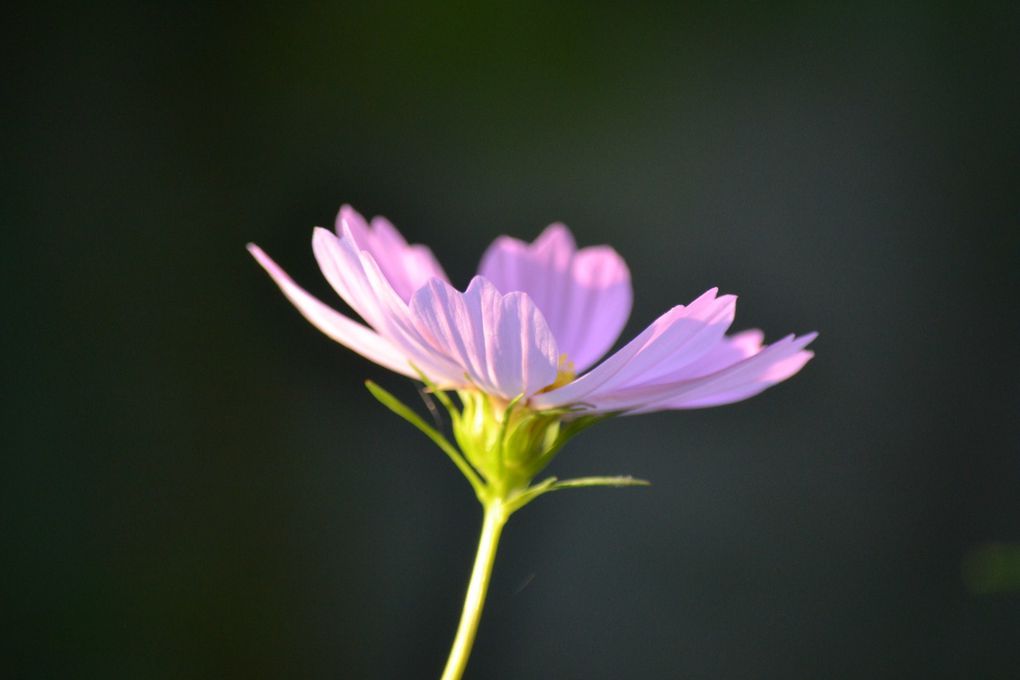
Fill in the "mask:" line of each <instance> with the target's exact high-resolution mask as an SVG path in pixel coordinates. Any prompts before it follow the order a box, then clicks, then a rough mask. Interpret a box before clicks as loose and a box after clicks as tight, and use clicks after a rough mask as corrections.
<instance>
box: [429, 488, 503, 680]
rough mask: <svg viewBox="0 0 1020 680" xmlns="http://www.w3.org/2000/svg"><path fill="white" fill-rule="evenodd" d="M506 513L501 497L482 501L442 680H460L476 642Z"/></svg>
mask: <svg viewBox="0 0 1020 680" xmlns="http://www.w3.org/2000/svg"><path fill="white" fill-rule="evenodd" d="M507 517H508V513H507V510H506V508H505V507H504V505H503V501H502V500H489V501H488V502H487V503H485V517H484V520H483V522H482V535H481V536H480V537H479V539H478V553H477V554H476V555H475V566H474V567H473V568H472V569H471V580H470V581H468V588H467V594H466V595H465V596H464V610H463V611H462V612H461V615H460V624H459V625H458V626H457V635H456V637H455V638H454V639H453V647H451V648H450V657H449V658H448V659H447V660H446V668H445V669H444V670H443V676H442V679H441V680H460V678H461V676H463V675H464V669H465V668H467V662H468V657H469V656H470V655H471V647H472V646H473V645H474V643H475V633H477V632H478V621H479V620H480V619H481V618H482V607H483V606H484V605H485V593H486V591H488V589H489V577H490V576H491V575H492V564H493V562H494V561H495V559H496V546H497V545H499V536H500V534H501V533H502V532H503V525H504V524H506V520H507Z"/></svg>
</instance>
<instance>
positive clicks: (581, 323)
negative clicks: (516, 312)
mask: <svg viewBox="0 0 1020 680" xmlns="http://www.w3.org/2000/svg"><path fill="white" fill-rule="evenodd" d="M479 274H480V275H481V276H483V277H485V278H487V279H489V280H490V281H492V282H493V283H494V284H495V285H496V287H497V288H498V289H499V290H500V291H501V292H503V293H510V292H512V291H522V292H524V293H527V294H528V296H529V297H530V298H531V299H532V300H533V301H534V303H535V304H536V305H537V306H538V308H539V309H540V310H541V311H542V315H543V316H544V317H545V318H546V321H547V322H548V324H549V327H550V328H551V329H552V332H553V335H554V336H555V337H556V342H557V344H558V346H559V348H560V351H561V352H564V353H565V354H566V355H567V357H568V358H569V359H570V360H571V361H572V362H573V364H574V367H575V369H576V370H579V371H580V370H584V369H586V368H587V367H588V366H590V365H591V364H593V363H594V362H595V361H597V360H598V358H599V357H601V356H602V355H603V354H605V353H606V351H608V350H609V348H610V347H612V345H613V343H614V342H615V341H616V339H617V338H618V337H619V335H620V332H621V331H622V330H623V327H624V325H625V324H626V323H627V317H628V316H629V315H630V308H631V302H632V293H631V286H630V272H629V270H628V269H627V265H626V264H625V263H624V262H623V259H622V258H621V257H620V256H619V254H617V252H616V251H615V250H613V249H612V248H610V247H608V246H594V247H588V248H582V249H581V250H577V246H576V245H575V243H574V238H573V236H572V235H571V234H570V231H569V230H568V229H567V228H566V227H565V226H563V225H562V224H553V225H551V226H549V227H548V228H547V229H546V230H545V231H543V232H542V234H541V235H540V236H539V237H538V238H537V239H536V240H535V242H534V243H531V244H528V243H525V242H523V241H520V240H518V239H514V238H510V237H507V236H503V237H500V238H498V239H496V241H495V242H494V243H493V244H492V245H491V246H489V249H488V250H487V251H486V252H485V255H484V256H483V257H482V262H481V265H480V266H479Z"/></svg>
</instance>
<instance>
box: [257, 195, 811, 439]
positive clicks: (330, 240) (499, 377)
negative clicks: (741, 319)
mask: <svg viewBox="0 0 1020 680" xmlns="http://www.w3.org/2000/svg"><path fill="white" fill-rule="evenodd" d="M248 248H249V250H250V251H251V253H252V255H254V256H255V258H256V259H257V260H258V261H259V263H260V264H261V265H262V266H263V267H264V268H265V269H266V271H267V272H268V273H269V275H270V276H271V277H272V278H273V280H274V281H276V283H277V284H278V285H279V287H280V288H281V290H282V291H283V292H284V294H285V295H286V296H287V297H288V298H289V299H290V300H291V302H293V303H294V305H295V306H296V307H297V308H298V310H299V311H300V312H301V313H302V314H303V315H304V316H305V317H306V318H307V319H308V320H309V321H310V322H312V323H313V324H314V325H315V326H316V327H317V328H319V329H320V330H321V331H322V332H324V333H325V334H326V335H328V336H329V337H331V338H333V339H334V340H336V341H337V342H339V343H340V344H342V345H344V346H346V347H348V348H349V349H352V350H354V351H355V352H358V353H359V354H361V355H362V356H364V357H366V358H368V359H370V360H372V361H374V362H376V363H378V364H380V365H381V366H385V367H386V368H389V369H391V370H393V371H396V372H397V373H401V374H403V375H406V376H409V377H412V378H414V377H421V376H424V377H426V378H427V379H428V380H429V381H430V382H431V383H432V384H434V385H435V386H436V387H438V388H440V389H444V390H446V389H449V390H459V391H466V392H477V393H481V394H484V395H487V396H488V397H490V398H493V399H495V400H496V401H497V402H501V403H503V404H507V403H509V402H510V401H511V400H513V399H515V398H520V400H521V406H523V407H526V408H529V409H531V410H534V411H543V410H549V409H568V414H567V415H566V416H565V417H566V418H568V419H569V418H571V417H579V416H583V415H593V414H604V413H619V414H632V413H643V412H648V411H657V410H663V409H684V408H699V407H705V406H718V405H720V404H728V403H731V402H735V401H740V400H742V399H746V398H748V397H750V396H753V395H755V394H758V393H759V392H761V391H762V390H764V389H766V388H768V387H770V386H772V385H775V384H776V383H778V382H780V381H782V380H785V379H786V378H789V377H790V376H792V375H793V374H795V373H796V372H797V371H799V370H800V368H801V367H802V366H803V365H804V364H805V363H806V362H807V361H808V360H809V359H810V358H811V356H812V353H811V352H810V351H807V350H806V349H804V348H805V347H806V346H807V345H808V343H810V342H811V341H812V340H813V339H814V337H815V334H814V333H809V334H807V335H802V336H799V337H798V336H794V335H789V336H787V337H785V338H783V339H782V340H779V341H778V342H775V343H773V344H771V345H765V344H763V339H764V336H763V334H762V333H761V331H757V330H751V331H744V332H741V333H737V334H736V335H726V331H727V330H728V329H729V327H730V325H731V324H732V323H733V318H734V310H735V304H736V298H735V297H734V296H732V295H719V294H718V290H717V289H715V288H713V289H711V290H709V291H708V292H706V293H704V294H702V295H701V296H700V297H698V298H697V299H696V300H694V301H693V302H691V303H690V304H688V305H678V306H676V307H674V308H672V309H670V310H669V311H668V312H666V313H665V314H663V315H662V316H660V317H659V318H658V319H656V320H655V321H654V322H653V323H652V324H651V325H650V326H649V327H648V328H646V329H645V330H644V331H643V332H642V333H640V334H639V335H638V336H637V337H636V338H634V339H633V340H631V341H630V342H629V343H627V344H626V345H625V346H624V347H623V348H621V349H620V350H618V351H617V352H615V353H613V354H611V355H610V356H609V357H608V358H607V359H606V360H605V361H603V362H602V363H601V364H598V365H597V366H595V367H594V368H592V369H591V370H587V369H589V368H590V367H591V366H592V365H593V364H595V363H596V362H597V361H598V360H599V359H600V358H601V357H602V356H603V355H604V354H605V353H606V352H607V351H608V350H609V349H610V347H611V346H612V345H613V343H614V342H615V341H616V339H617V338H618V337H619V334H620V332H621V331H622V330H623V327H624V325H625V324H626V322H627V317H628V316H629V314H630V308H631V300H632V295H631V285H630V272H629V271H628V269H627V265H626V264H625V263H624V262H623V259H622V258H621V257H620V256H619V254H617V252H616V251H615V250H613V249H612V248H610V247H608V246H594V247H587V248H581V249H578V248H577V246H576V244H575V242H574V239H573V237H572V236H571V234H570V231H569V230H568V229H567V228H566V227H565V226H563V225H561V224H554V225H551V226H550V227H548V228H547V229H546V230H545V231H544V232H542V234H541V235H540V236H539V237H538V238H537V239H536V240H535V241H534V242H533V243H530V244H529V243H525V242H522V241H519V240H517V239H514V238H510V237H506V236H503V237H500V238H498V239H497V240H496V241H495V242H494V243H493V244H492V245H491V246H490V247H489V249H488V250H487V251H486V252H485V254H484V256H483V257H482V262H481V265H480V267H479V273H478V275H477V276H475V277H474V278H473V279H472V280H471V282H470V284H469V285H468V287H467V289H466V290H464V291H463V292H462V291H459V290H457V289H456V288H454V287H453V286H452V285H451V284H450V282H449V280H448V278H447V276H446V274H445V273H444V271H443V269H442V267H441V266H440V265H439V263H438V261H437V260H436V258H435V257H434V256H433V254H432V252H431V251H430V250H429V249H428V248H426V247H425V246H421V245H409V244H408V243H407V241H405V240H404V238H403V237H402V236H401V235H400V233H399V232H398V231H397V230H396V229H395V228H394V227H393V225H392V224H390V223H389V221H387V220H385V219H383V218H380V217H376V218H374V219H373V220H372V221H371V223H368V222H367V221H366V220H365V219H364V218H363V217H362V216H361V215H360V214H358V213H357V212H356V211H355V210H353V209H352V208H350V207H349V206H344V207H343V208H341V210H340V214H339V215H338V217H337V223H336V230H335V232H331V231H329V230H326V229H323V228H321V227H317V228H316V229H315V231H314V234H313V237H312V249H313V252H314V253H315V258H316V260H317V261H318V264H319V267H320V269H321V270H322V273H323V275H324V276H325V277H326V279H327V280H328V281H329V283H330V285H332V287H333V289H334V290H336V292H337V294H338V295H339V296H340V297H341V298H342V299H343V300H344V301H345V302H346V303H347V304H348V305H349V306H350V308H351V309H353V310H354V311H355V312H356V313H357V314H358V316H360V317H361V319H362V320H363V321H364V323H359V322H358V321H355V320H353V319H351V318H350V317H348V316H345V315H343V314H341V313H339V312H337V311H336V310H334V309H332V308H331V307H328V306H327V305H325V304H323V303H322V302H320V301H319V300H317V299H315V298H314V297H312V296H311V295H309V294H308V293H307V292H305V291H304V290H303V289H302V288H300V287H299V286H298V285H297V284H295V283H294V282H293V280H291V278H290V277H289V276H288V275H287V274H286V273H285V272H284V271H283V270H282V269H281V268H280V267H279V266H277V264H276V263H275V262H273V260H271V259H270V258H269V256H268V255H266V254H265V253H264V252H263V251H262V250H261V249H260V248H259V247H258V246H255V245H249V246H248Z"/></svg>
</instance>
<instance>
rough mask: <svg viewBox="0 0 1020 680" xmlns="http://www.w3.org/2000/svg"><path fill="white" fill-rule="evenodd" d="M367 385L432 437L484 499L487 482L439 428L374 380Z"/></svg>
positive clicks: (387, 405)
mask: <svg viewBox="0 0 1020 680" xmlns="http://www.w3.org/2000/svg"><path fill="white" fill-rule="evenodd" d="M365 387H367V388H368V391H369V392H370V393H371V394H372V396H373V397H375V398H376V399H378V400H379V403H380V404H382V405H383V406H385V407H386V408H388V409H389V410H391V411H393V412H394V413H396V414H397V415H398V416H400V417H401V418H403V419H404V420H406V421H407V422H409V423H411V424H412V425H414V426H415V427H416V428H418V429H419V430H420V431H421V432H422V433H423V434H424V435H425V436H426V437H428V438H429V439H431V440H432V441H433V442H434V443H435V444H436V446H438V447H439V448H440V449H442V451H443V453H445V454H446V455H447V456H448V457H449V458H450V460H452V461H453V464H454V465H456V466H457V468H458V469H459V470H460V471H461V473H462V474H463V475H464V476H465V477H466V478H467V480H468V481H469V482H470V483H471V486H472V487H474V489H475V494H476V495H477V496H478V498H479V500H482V499H483V497H485V495H486V491H485V482H484V481H483V480H482V478H481V477H479V475H478V473H477V472H476V471H475V469H474V468H473V467H471V464H470V463H468V462H467V461H466V460H465V459H464V456H463V455H461V453H460V451H458V450H457V448H456V447H455V446H454V445H453V444H451V443H450V441H449V440H448V439H447V438H446V437H444V436H443V435H442V433H440V432H439V431H438V430H437V429H435V428H434V427H432V426H431V425H429V424H428V423H426V422H425V421H424V420H423V419H422V417H421V416H419V415H418V414H417V413H415V412H414V411H412V410H411V409H410V408H409V407H408V406H407V405H406V404H404V403H403V402H402V401H400V400H399V399H397V398H396V397H395V396H393V395H392V394H390V393H389V392H387V391H386V390H384V389H383V388H382V387H380V386H379V385H377V384H376V383H374V382H372V381H371V380H366V381H365Z"/></svg>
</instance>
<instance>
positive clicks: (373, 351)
mask: <svg viewBox="0 0 1020 680" xmlns="http://www.w3.org/2000/svg"><path fill="white" fill-rule="evenodd" d="M248 252H250V253H251V254H252V256H253V257H254V258H255V259H256V261H258V263H259V264H260V265H262V268H263V269H265V270H266V272H267V273H268V274H269V276H270V277H272V279H273V281H275V282H276V285H278V286H279V287H280V290H281V291H283V294H284V295H286V296H287V299H288V300H290V301H291V302H292V303H293V304H294V306H295V307H297V309H298V311H299V312H301V315H302V316H304V317H305V318H306V319H308V321H310V322H311V323H312V325H313V326H315V327H316V328H318V329H319V330H320V331H322V332H323V333H325V334H326V335H327V336H328V337H330V338H332V339H333V340H336V341H337V342H339V343H340V344H341V345H343V346H344V347H347V348H348V349H351V350H353V351H355V352H357V353H358V354H360V355H361V356H363V357H365V358H366V359H369V360H370V361H374V362H375V363H377V364H379V365H380V366H383V367H385V368H388V369H390V370H391V371H396V372H397V373H400V374H402V375H406V376H410V377H414V376H415V373H414V370H413V369H412V368H411V365H410V364H409V363H408V361H407V359H406V358H405V357H404V355H403V354H401V353H400V352H399V351H398V350H397V349H396V348H395V347H393V345H392V344H391V343H390V342H389V341H388V340H386V339H385V338H382V337H380V336H379V334H378V333H376V332H374V331H372V330H370V329H368V328H366V327H365V326H363V325H361V324H360V323H358V322H356V321H353V320H352V319H349V318H347V317H346V316H344V315H343V314H341V313H340V312H337V311H336V310H334V309H332V308H330V307H328V306H327V305H325V304H323V303H322V302H320V301H319V300H317V299H316V298H315V297H313V296H312V295H310V294H309V293H308V292H307V291H305V290H304V289H303V288H301V287H300V286H298V285H297V284H296V283H294V280H293V279H291V278H290V276H288V275H287V273H286V272H284V271H283V269H281V268H280V267H279V265H277V264H276V263H275V262H274V261H273V260H272V258H270V257H269V256H268V255H266V253H265V252H263V251H262V249H261V248H259V247H258V246H257V245H255V244H254V243H249V244H248Z"/></svg>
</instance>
